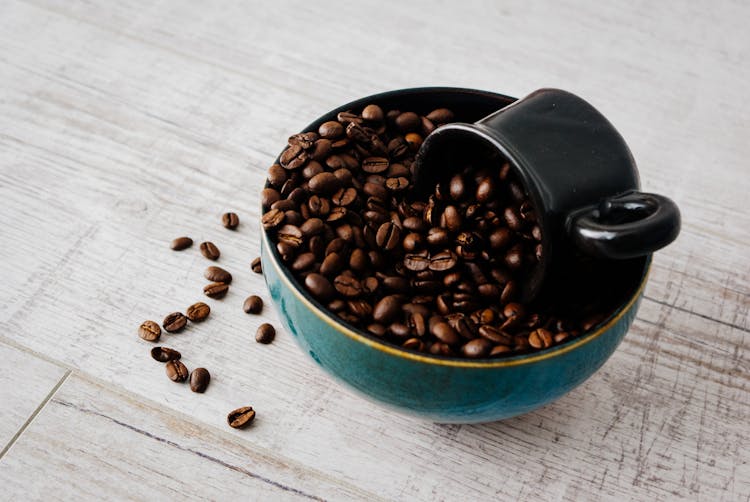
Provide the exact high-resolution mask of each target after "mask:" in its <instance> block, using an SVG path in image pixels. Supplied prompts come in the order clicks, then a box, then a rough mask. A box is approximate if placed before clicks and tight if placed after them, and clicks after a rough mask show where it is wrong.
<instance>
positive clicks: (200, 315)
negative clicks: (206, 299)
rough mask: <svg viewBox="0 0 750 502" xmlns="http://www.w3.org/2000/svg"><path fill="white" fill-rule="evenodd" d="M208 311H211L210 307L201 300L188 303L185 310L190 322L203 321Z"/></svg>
mask: <svg viewBox="0 0 750 502" xmlns="http://www.w3.org/2000/svg"><path fill="white" fill-rule="evenodd" d="M210 313H211V307H209V306H208V305H206V304H205V303H203V302H197V303H194V304H192V305H190V306H189V307H188V308H187V310H186V311H185V314H186V316H187V318H188V319H189V320H190V321H192V322H202V321H205V320H206V318H207V317H208V314H210Z"/></svg>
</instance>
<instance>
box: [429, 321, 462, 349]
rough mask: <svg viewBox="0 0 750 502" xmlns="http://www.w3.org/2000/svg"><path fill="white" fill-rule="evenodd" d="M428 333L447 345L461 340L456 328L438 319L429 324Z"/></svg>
mask: <svg viewBox="0 0 750 502" xmlns="http://www.w3.org/2000/svg"><path fill="white" fill-rule="evenodd" d="M430 333H432V335H433V336H435V338H437V339H438V340H440V341H441V342H443V343H446V344H448V345H455V344H457V343H458V342H459V341H461V339H460V338H459V336H458V334H457V333H456V330H454V329H453V328H451V326H450V324H448V323H447V322H445V321H439V322H436V323H434V324H433V325H432V326H430Z"/></svg>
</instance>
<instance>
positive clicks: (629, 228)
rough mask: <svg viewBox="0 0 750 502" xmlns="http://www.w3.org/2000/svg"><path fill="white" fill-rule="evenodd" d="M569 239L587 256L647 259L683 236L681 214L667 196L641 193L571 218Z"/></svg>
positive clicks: (607, 201) (617, 197)
mask: <svg viewBox="0 0 750 502" xmlns="http://www.w3.org/2000/svg"><path fill="white" fill-rule="evenodd" d="M567 231H568V235H569V236H570V237H571V239H573V243H574V244H575V245H576V247H577V248H578V249H579V250H581V251H583V252H584V253H586V254H588V255H591V256H594V257H597V258H607V259H617V260H622V259H627V258H636V257H638V256H644V255H647V254H649V253H652V252H654V251H656V250H657V249H661V248H663V247H664V246H666V245H667V244H669V243H670V242H672V241H674V240H675V239H676V238H677V234H679V233H680V210H679V209H678V208H677V205H676V204H675V203H674V201H672V200H671V199H669V198H667V197H664V196H663V195H658V194H653V193H642V192H637V191H632V192H626V193H623V194H619V195H615V196H612V197H607V198H605V199H603V200H602V201H601V202H600V203H599V204H598V205H596V206H590V207H585V208H582V209H578V210H575V211H573V212H572V213H570V215H569V216H568V218H567Z"/></svg>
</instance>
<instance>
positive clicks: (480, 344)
mask: <svg viewBox="0 0 750 502" xmlns="http://www.w3.org/2000/svg"><path fill="white" fill-rule="evenodd" d="M490 350H492V343H490V342H489V341H488V340H485V339H484V338H475V339H474V340H471V341H469V342H467V343H465V344H464V345H463V346H462V347H461V353H462V354H463V355H464V356H466V357H469V358H472V359H477V358H480V357H487V355H489V353H490Z"/></svg>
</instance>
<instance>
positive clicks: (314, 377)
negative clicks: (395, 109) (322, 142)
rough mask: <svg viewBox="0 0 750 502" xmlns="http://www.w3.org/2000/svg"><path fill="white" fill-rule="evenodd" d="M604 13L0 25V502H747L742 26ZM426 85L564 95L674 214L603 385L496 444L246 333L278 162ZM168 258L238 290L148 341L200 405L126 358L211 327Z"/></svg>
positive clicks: (47, 5)
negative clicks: (197, 386) (629, 157)
mask: <svg viewBox="0 0 750 502" xmlns="http://www.w3.org/2000/svg"><path fill="white" fill-rule="evenodd" d="M605 3H608V2H587V3H584V2H574V1H563V2H554V1H550V2H527V1H521V0H519V1H517V2H472V1H469V2H452V3H443V2H429V1H411V2H398V3H395V2H394V3H392V4H384V3H383V2H378V1H374V0H373V1H367V2H335V3H334V2H325V3H318V2H302V1H297V2H264V3H262V4H261V3H259V2H247V1H241V0H237V1H235V2H222V3H219V2H212V5H211V7H210V8H209V6H208V2H201V1H198V0H189V1H188V0H181V1H172V2H168V1H161V2H151V1H146V0H135V1H132V2H88V1H84V0H65V1H57V2H56V1H53V0H27V1H17V0H4V1H3V2H1V3H0V200H1V201H2V205H1V206H0V207H1V209H0V242H1V245H0V277H1V278H2V288H0V326H1V327H2V329H1V330H0V370H1V371H0V499H3V500H23V499H28V498H31V499H50V498H51V499H74V500H84V499H92V498H103V499H159V500H165V499H171V500H175V499H178V500H179V499H180V498H187V499H206V498H208V499H219V500H221V499H229V498H230V497H232V496H239V497H241V499H247V498H249V499H257V500H277V499H314V500H322V499H326V500H329V499H333V500H336V499H338V500H351V499H358V500H360V499H368V500H380V499H390V500H498V499H505V500H571V501H580V500H601V499H609V500H623V499H640V500H668V499H690V500H706V501H715V500H732V501H740V500H750V392H748V387H749V383H750V359H749V358H750V354H749V353H748V347H749V338H750V312H749V305H750V266H748V261H750V211H749V210H748V192H749V191H750V181H749V180H750V177H749V176H748V173H749V169H750V167H749V166H750V164H749V162H750V161H749V159H750V141H748V137H749V136H750V118H749V117H750V100H748V98H747V92H748V90H750V87H749V85H750V84H749V83H750V30H748V27H747V22H748V19H750V3H748V2H745V1H742V0H735V1H724V2H715V1H714V2H709V1H705V2H697V1H696V2H677V1H669V2H619V3H614V2H609V3H611V4H612V5H610V6H607V5H605ZM420 85H456V86H466V87H477V88H483V89H489V90H495V91H499V92H503V93H506V94H510V95H516V96H522V95H525V94H526V93H528V92H530V91H532V90H534V89H536V88H538V87H544V86H555V87H561V88H564V89H568V90H571V91H573V92H575V93H577V94H579V95H581V96H583V97H585V98H586V99H588V100H589V101H591V102H592V103H593V104H594V105H595V106H596V107H598V108H599V109H600V110H602V111H603V112H604V113H605V114H606V115H607V116H608V117H609V118H610V119H611V121H612V122H613V123H614V124H615V125H616V127H618V129H619V130H620V132H621V133H622V134H623V136H624V137H625V138H626V139H627V141H628V142H629V144H630V146H631V148H632V150H633V153H634V156H635V158H636V159H637V160H638V162H639V166H640V171H641V177H642V181H643V185H644V188H645V189H646V190H651V191H657V192H662V193H665V194H667V195H669V196H671V197H673V198H674V199H675V200H676V201H677V202H678V204H679V205H680V207H681V209H682V212H683V219H684V225H683V230H682V234H681V236H680V238H679V240H678V241H677V242H676V243H675V244H673V245H672V246H670V247H669V248H667V249H665V250H664V251H662V252H660V253H658V254H657V255H656V257H655V261H654V267H653V271H652V276H651V279H650V282H649V284H648V287H647V290H646V296H645V300H644V301H643V304H642V306H641V309H640V312H639V314H638V318H637V320H636V321H635V323H634V325H633V327H632V329H631V330H630V333H629V334H628V336H627V337H626V339H625V341H624V343H623V344H622V346H621V347H620V348H619V350H618V351H617V352H616V353H615V355H614V356H613V357H612V358H611V359H610V360H609V361H608V362H607V364H606V365H605V366H604V367H603V368H602V369H601V370H600V371H599V372H598V373H597V374H596V375H595V376H594V377H592V378H591V379H590V380H589V381H587V382H586V383H585V384H584V385H582V386H581V387H580V388H578V389H576V390H575V391H574V392H572V393H571V394H569V395H568V396H566V397H564V398H563V399H560V400H559V401H557V402H555V403H553V404H551V405H549V406H546V407H544V408H542V409H540V410H538V411H536V412H533V413H530V414H528V415H526V416H522V417H518V418H515V419H512V420H508V421H505V422H501V423H493V424H486V425H478V426H443V425H435V424H430V423H423V422H420V421H417V420H414V419H411V418H405V417H402V416H399V415H395V414H392V413H390V412H388V411H384V410H383V409H381V408H379V407H377V406H376V405H374V404H371V403H369V402H367V401H365V400H363V399H361V398H359V397H358V396H355V395H353V394H351V393H350V392H349V391H347V390H346V389H344V388H342V387H341V386H339V385H338V384H336V383H334V382H333V381H332V380H331V379H330V378H328V377H327V376H326V375H324V374H323V373H322V371H320V370H319V369H318V368H317V367H316V366H315V365H314V364H313V363H312V362H311V361H310V360H309V359H308V358H307V357H306V356H305V355H304V354H302V352H301V351H300V350H299V349H298V348H297V347H296V345H295V344H294V342H293V340H292V339H291V336H290V335H289V334H288V333H286V332H283V331H280V333H279V335H278V336H277V339H276V341H275V343H274V344H272V345H270V346H261V345H259V344H256V343H255V342H254V341H253V333H254V331H255V328H256V326H257V325H258V324H259V323H260V322H263V321H266V320H268V321H270V322H273V323H276V325H277V326H278V325H279V324H278V320H277V318H276V315H275V313H274V312H273V311H272V309H271V308H270V307H269V308H266V310H265V311H264V314H263V316H260V317H251V316H247V315H246V314H244V313H243V312H242V311H241V309H240V305H241V302H242V299H243V298H244V297H245V296H246V295H247V294H249V293H251V292H261V296H263V297H264V299H266V300H268V296H267V294H266V292H265V290H264V286H263V283H262V279H261V277H260V276H258V275H255V274H253V273H251V272H250V269H249V262H250V260H251V259H252V258H253V257H254V256H256V255H257V253H258V246H259V241H258V231H257V229H258V227H257V225H256V221H257V220H258V217H259V215H258V198H257V197H258V195H257V194H258V187H259V186H260V184H261V183H262V180H263V178H264V175H265V171H266V168H267V166H268V165H269V163H270V162H271V161H272V160H273V158H274V157H275V155H276V154H277V152H278V151H279V149H280V147H281V146H282V145H283V144H284V141H285V139H286V137H287V136H288V135H289V134H290V132H294V131H296V130H298V129H299V128H300V127H301V126H302V125H304V124H306V123H308V122H310V120H311V119H313V118H315V117H316V116H317V115H319V114H320V113H321V112H323V111H326V110H328V109H331V108H333V107H334V106H336V105H338V104H340V103H342V102H345V101H348V100H351V99H354V98H357V97H360V96H363V95H367V94H371V93H374V92H378V91H382V90H388V89H395V88H402V87H414V86H420ZM225 210H234V211H236V212H237V213H238V214H239V215H240V217H241V219H242V222H243V224H242V225H241V227H240V228H239V230H238V232H237V233H236V234H231V233H229V232H228V231H226V230H225V229H223V228H222V227H221V226H220V224H219V215H220V214H221V213H222V212H223V211H225ZM182 234H185V235H190V236H192V237H193V239H195V240H196V243H197V242H200V241H202V240H205V239H210V240H213V241H214V242H215V243H216V244H217V245H218V246H219V247H220V248H221V250H222V257H221V260H220V264H221V265H222V266H224V267H226V268H227V269H229V270H230V271H232V272H233V273H234V276H235V281H234V283H233V286H232V290H231V292H230V294H229V295H228V297H227V298H225V299H224V300H223V301H211V302H210V303H211V305H212V308H213V313H212V315H211V317H212V318H211V319H210V321H209V322H207V323H205V324H203V325H200V326H195V327H191V328H189V329H188V330H187V332H185V333H184V334H180V335H174V336H167V337H166V338H165V339H166V340H167V341H166V342H165V343H167V344H168V345H171V346H175V347H176V348H178V349H180V350H181V351H182V353H183V354H184V356H185V362H186V363H187V365H188V366H189V367H195V366H197V365H202V366H205V367H207V368H209V369H210V370H211V371H212V374H213V381H212V383H211V386H210V387H209V390H208V392H207V393H206V394H204V395H196V394H193V393H191V392H190V391H189V390H188V389H187V388H186V387H185V386H180V385H175V384H174V383H172V382H170V381H169V380H167V378H166V377H165V376H164V370H163V367H162V366H161V365H159V364H156V363H154V362H153V361H151V360H150V358H149V356H148V350H149V349H150V347H151V346H150V345H149V344H148V343H147V342H144V341H142V340H140V339H139V338H138V337H137V336H136V334H135V331H136V328H137V326H138V325H139V324H140V322H141V321H142V320H144V319H148V318H154V319H156V320H160V319H161V317H162V316H163V315H164V314H166V313H168V312H171V311H173V310H180V309H184V308H185V307H186V306H187V305H189V304H191V303H192V302H194V301H197V300H199V299H202V298H203V295H202V294H201V288H202V285H203V284H204V280H203V279H202V277H201V272H202V270H203V268H204V267H205V265H206V262H205V260H204V259H203V258H202V257H200V255H199V254H198V251H197V249H196V248H195V247H194V248H193V249H192V250H189V251H186V252H182V253H174V252H170V251H169V250H168V247H167V246H168V242H169V240H171V239H172V238H173V237H176V236H178V235H182ZM244 404H252V405H253V406H254V407H255V408H256V409H257V410H258V413H259V415H258V419H257V421H256V423H255V424H254V426H253V427H252V428H250V429H247V430H244V431H235V430H232V429H229V428H228V427H227V426H226V423H225V416H226V413H227V412H228V411H230V410H231V409H233V408H234V407H237V406H240V405H244Z"/></svg>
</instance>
